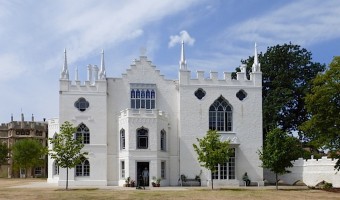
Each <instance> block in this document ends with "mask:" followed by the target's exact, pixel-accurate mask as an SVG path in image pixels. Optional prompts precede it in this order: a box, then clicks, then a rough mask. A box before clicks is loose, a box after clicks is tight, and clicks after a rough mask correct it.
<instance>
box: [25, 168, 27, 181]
mask: <svg viewBox="0 0 340 200" xmlns="http://www.w3.org/2000/svg"><path fill="white" fill-rule="evenodd" d="M26 178H27V167H25V179H26Z"/></svg>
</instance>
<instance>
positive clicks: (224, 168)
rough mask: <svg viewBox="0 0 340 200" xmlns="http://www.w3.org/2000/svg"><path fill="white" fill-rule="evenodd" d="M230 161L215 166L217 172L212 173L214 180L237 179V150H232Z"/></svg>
mask: <svg viewBox="0 0 340 200" xmlns="http://www.w3.org/2000/svg"><path fill="white" fill-rule="evenodd" d="M232 152H233V153H232V155H231V156H230V157H229V161H228V162H226V163H223V164H218V165H217V166H215V169H216V172H214V173H212V178H213V179H220V180H227V179H235V149H234V148H233V149H232Z"/></svg>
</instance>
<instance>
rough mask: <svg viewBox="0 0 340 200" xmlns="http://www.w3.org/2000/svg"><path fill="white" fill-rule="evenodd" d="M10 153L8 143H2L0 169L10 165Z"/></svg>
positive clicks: (0, 144) (0, 147)
mask: <svg viewBox="0 0 340 200" xmlns="http://www.w3.org/2000/svg"><path fill="white" fill-rule="evenodd" d="M8 152H9V149H8V147H7V143H2V142H0V169H1V166H2V165H5V164H8Z"/></svg>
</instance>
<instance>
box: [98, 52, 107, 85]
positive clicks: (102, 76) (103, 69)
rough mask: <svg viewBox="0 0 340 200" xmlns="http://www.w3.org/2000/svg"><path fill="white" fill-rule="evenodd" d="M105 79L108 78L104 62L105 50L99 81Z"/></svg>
mask: <svg viewBox="0 0 340 200" xmlns="http://www.w3.org/2000/svg"><path fill="white" fill-rule="evenodd" d="M105 78H106V71H105V61H104V49H102V59H101V63H100V71H99V79H100V80H103V79H105Z"/></svg>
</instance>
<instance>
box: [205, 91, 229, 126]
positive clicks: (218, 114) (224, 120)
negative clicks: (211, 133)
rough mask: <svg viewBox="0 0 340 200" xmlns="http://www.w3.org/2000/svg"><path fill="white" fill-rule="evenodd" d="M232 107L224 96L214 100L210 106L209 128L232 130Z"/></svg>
mask: <svg viewBox="0 0 340 200" xmlns="http://www.w3.org/2000/svg"><path fill="white" fill-rule="evenodd" d="M232 118H233V112H232V107H231V105H230V104H229V103H228V101H227V100H225V99H224V98H223V97H222V96H220V97H219V98H218V99H216V100H215V101H214V103H213V104H212V105H211V106H210V108H209V129H210V130H217V131H232Z"/></svg>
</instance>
